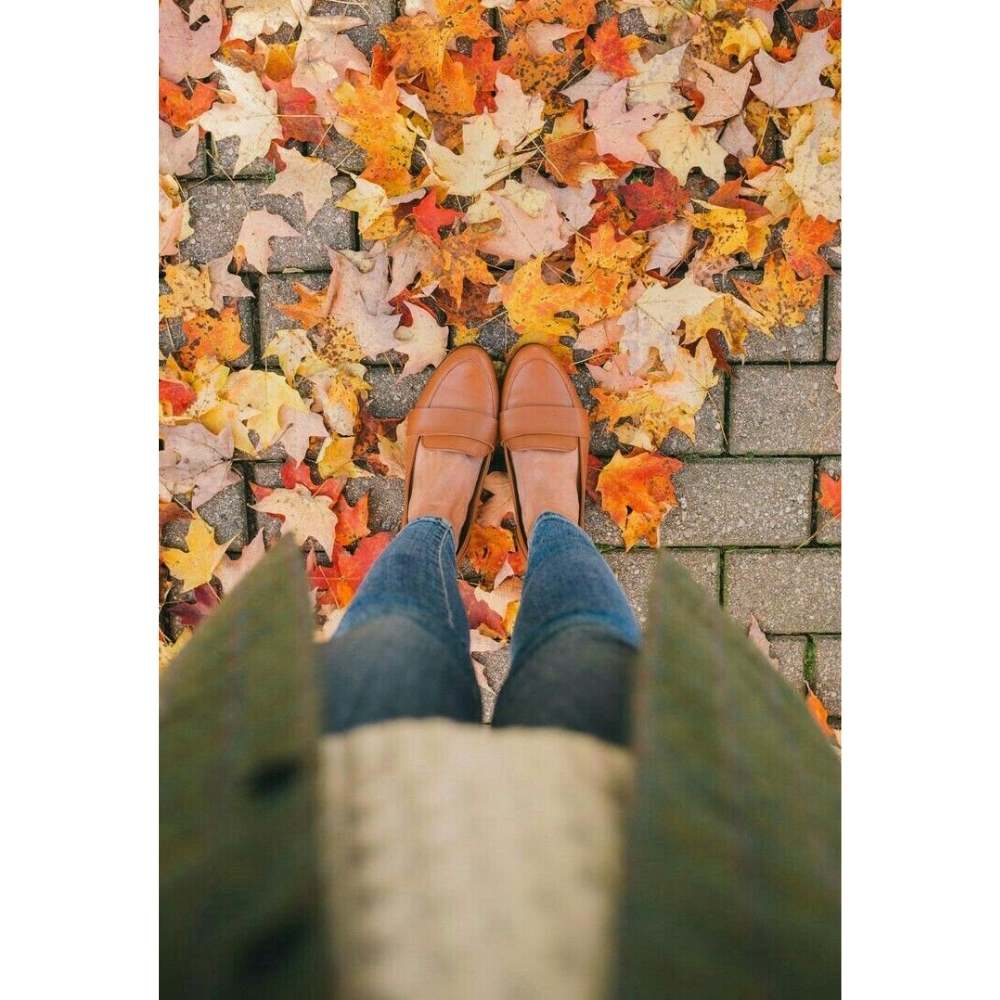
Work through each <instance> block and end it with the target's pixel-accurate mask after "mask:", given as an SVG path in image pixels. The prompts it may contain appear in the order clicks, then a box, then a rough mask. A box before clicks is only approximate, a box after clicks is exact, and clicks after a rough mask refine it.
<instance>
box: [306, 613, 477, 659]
mask: <svg viewBox="0 0 1000 1000" xmlns="http://www.w3.org/2000/svg"><path fill="white" fill-rule="evenodd" d="M428 625H429V623H427V622H425V621H424V620H422V619H419V618H417V617H415V616H413V615H409V614H406V613H404V612H401V611H398V610H394V611H389V612H387V613H382V614H379V615H377V616H374V617H371V618H367V619H366V620H363V621H361V622H359V623H358V624H357V625H356V626H354V627H353V628H351V629H350V630H349V631H348V632H346V633H344V634H339V633H334V635H333V637H332V638H331V639H330V640H329V641H328V642H327V643H325V645H324V646H323V647H322V652H321V654H320V659H321V661H322V664H323V666H324V668H325V669H333V670H336V669H337V665H338V663H343V664H345V665H346V666H348V667H350V668H351V669H354V670H364V669H378V667H379V665H381V664H386V663H388V662H392V663H396V664H399V665H401V666H406V665H408V664H411V663H412V664H413V665H414V666H419V665H421V664H425V663H431V664H441V665H442V666H446V667H451V666H455V665H457V664H463V665H464V664H465V662H466V661H467V660H468V659H469V653H468V650H467V649H466V648H464V647H463V645H462V644H461V643H460V642H459V641H458V640H457V638H456V637H455V636H454V635H453V634H452V633H451V632H450V630H448V629H447V628H443V629H442V631H441V633H439V632H438V631H437V630H435V629H433V628H431V627H428ZM469 669H470V670H471V669H472V668H471V666H470V668H469Z"/></svg>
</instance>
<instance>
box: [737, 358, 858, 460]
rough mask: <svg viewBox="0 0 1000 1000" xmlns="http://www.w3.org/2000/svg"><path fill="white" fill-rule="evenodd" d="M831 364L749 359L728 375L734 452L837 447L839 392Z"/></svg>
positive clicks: (814, 451)
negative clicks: (766, 362)
mask: <svg viewBox="0 0 1000 1000" xmlns="http://www.w3.org/2000/svg"><path fill="white" fill-rule="evenodd" d="M833 375H834V366H833V365H791V366H786V365H747V366H745V367H742V368H739V369H738V370H737V373H736V377H734V378H733V379H731V384H730V390H729V399H730V402H729V417H730V425H729V451H730V452H731V453H732V454H734V455H748V454H749V455H823V454H828V455H829V454H839V452H840V393H839V392H838V391H837V386H836V384H835V383H834V381H833Z"/></svg>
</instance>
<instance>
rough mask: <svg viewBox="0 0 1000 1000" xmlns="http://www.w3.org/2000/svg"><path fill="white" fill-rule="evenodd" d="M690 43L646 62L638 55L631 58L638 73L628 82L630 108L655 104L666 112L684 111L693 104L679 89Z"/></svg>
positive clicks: (635, 54)
mask: <svg viewBox="0 0 1000 1000" xmlns="http://www.w3.org/2000/svg"><path fill="white" fill-rule="evenodd" d="M685 52H687V44H686V43H685V44H684V45H678V46H676V47H675V48H672V49H669V50H668V51H667V52H663V53H662V54H660V55H657V56H653V58H652V59H649V60H647V61H646V62H642V60H641V59H640V58H639V55H638V53H635V52H633V53H632V56H631V61H632V65H633V66H635V67H636V69H637V70H638V72H637V73H636V75H635V76H632V77H629V80H628V98H627V103H628V106H629V107H630V108H631V107H634V106H635V105H636V104H647V103H648V104H655V105H657V106H658V107H659V108H661V109H662V110H664V111H680V110H682V109H683V108H686V107H688V105H690V103H691V102H690V101H689V100H688V99H687V98H686V97H685V96H684V95H683V94H682V93H681V92H680V91H679V90H678V89H677V87H676V84H677V83H679V82H680V80H681V63H682V61H683V60H684V54H685Z"/></svg>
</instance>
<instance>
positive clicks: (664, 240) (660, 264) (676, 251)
mask: <svg viewBox="0 0 1000 1000" xmlns="http://www.w3.org/2000/svg"><path fill="white" fill-rule="evenodd" d="M692 231H693V230H692V226H691V223H690V222H688V220H687V219H677V220H676V221H674V222H667V223H664V225H662V226H656V227H655V228H654V229H650V231H649V245H650V246H651V247H652V251H653V252H652V253H651V254H650V255H649V270H651V271H659V272H660V274H662V275H663V276H664V277H666V276H667V275H668V274H669V273H670V272H671V271H672V270H673V269H674V268H675V267H677V265H678V264H679V263H680V262H681V261H682V260H684V259H685V258H686V257H687V255H688V252H689V251H690V249H691V236H692Z"/></svg>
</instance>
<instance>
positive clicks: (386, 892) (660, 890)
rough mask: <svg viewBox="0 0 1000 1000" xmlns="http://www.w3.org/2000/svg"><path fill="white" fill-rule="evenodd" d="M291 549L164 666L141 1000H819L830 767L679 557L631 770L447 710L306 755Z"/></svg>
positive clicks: (827, 937)
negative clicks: (156, 834)
mask: <svg viewBox="0 0 1000 1000" xmlns="http://www.w3.org/2000/svg"><path fill="white" fill-rule="evenodd" d="M299 558H300V557H299V556H298V554H297V552H296V551H295V549H294V547H293V546H292V545H291V544H290V543H288V544H285V543H283V544H281V545H279V546H277V547H276V548H275V550H274V551H273V552H272V553H270V554H269V555H268V557H267V558H266V559H265V560H264V562H263V563H262V564H261V565H260V566H259V567H258V568H257V569H255V570H254V571H253V572H252V573H251V574H250V575H249V576H248V577H247V578H246V579H245V580H244V581H243V582H242V583H241V584H240V586H239V588H238V589H237V590H236V591H235V592H234V593H233V595H232V596H231V597H230V598H228V599H227V600H226V601H225V602H224V603H223V604H222V606H221V607H220V608H219V610H218V611H217V612H216V613H214V614H213V615H212V616H211V617H210V618H209V619H208V620H207V621H206V622H205V623H204V624H203V625H202V626H201V627H200V628H199V629H198V632H197V633H196V635H195V636H194V638H193V639H192V640H191V641H190V642H189V643H188V645H187V647H186V648H185V649H184V650H183V651H182V652H181V653H180V654H179V655H178V657H177V659H176V661H175V662H174V663H173V664H171V665H170V667H169V668H168V669H167V670H166V671H165V673H164V675H163V681H162V715H161V809H160V820H161V842H160V859H161V904H160V923H161V986H162V991H163V996H164V997H166V998H171V997H179V998H180V997H183V998H185V1000H194V998H200V997H205V998H209V997H210V998H213V1000H217V998H230V997H232V998H236V997H239V998H248V997H261V998H264V997H267V998H274V997H290V998H291V997H294V998H311V997H329V996H339V997H350V998H355V997H369V996H370V997H395V996H399V997H405V998H406V1000H422V997H424V996H426V997H429V998H432V1000H445V998H447V997H450V996H455V997H469V998H470V1000H479V998H492V997H507V996H510V997H534V996H540V997H545V998H546V1000H554V998H558V997H561V996H566V997H567V998H572V1000H582V998H585V997H595V998H599V997H604V996H608V997H611V996H613V997H620V998H627V1000H645V998H661V997H682V998H687V997H692V998H706V1000H708V998H711V1000H716V998H730V997H732V998H762V1000H763V998H777V997H789V998H799V997H802V998H816V997H820V998H823V997H835V996H839V993H840V968H839V965H840V889H839V878H840V872H839V865H840V793H839V781H840V774H839V763H838V760H837V758H836V755H835V754H834V753H833V751H832V750H831V748H830V747H829V746H828V745H827V743H826V741H825V740H824V739H823V737H822V735H821V734H820V732H819V730H818V729H817V727H816V725H815V723H814V722H813V721H812V720H811V719H810V718H809V716H808V714H807V713H806V710H805V708H804V706H803V704H802V702H801V700H800V699H799V698H798V697H797V696H796V695H795V693H794V692H793V691H792V690H791V689H790V688H789V687H788V686H787V685H786V684H785V683H784V682H783V681H782V680H781V679H780V678H779V677H778V675H777V674H776V672H775V671H774V669H773V667H772V666H771V665H770V664H769V663H767V662H766V661H765V660H764V659H763V658H762V657H761V656H760V654H759V653H758V652H757V650H756V649H755V648H754V647H753V646H752V645H751V644H750V643H749V642H748V641H747V639H746V638H745V637H744V636H743V634H742V633H741V631H740V630H739V629H738V628H737V627H736V625H735V624H734V623H733V622H732V621H731V620H730V619H729V618H728V617H727V616H726V615H725V614H724V613H723V612H722V611H721V610H720V609H719V608H718V607H717V606H716V605H715V604H713V603H711V602H710V601H709V600H708V599H707V598H706V597H705V596H704V595H703V594H702V592H701V591H700V590H699V589H698V587H697V586H696V585H695V584H694V583H693V582H692V581H691V580H690V578H689V577H688V576H687V574H686V573H685V571H684V570H683V569H682V568H681V567H680V566H678V565H677V563H675V562H674V561H673V560H671V559H669V558H668V557H666V556H664V557H663V559H662V563H661V565H660V569H659V573H658V577H657V580H656V582H655V584H654V590H653V594H652V595H651V599H650V601H649V607H650V609H651V610H650V622H649V626H648V630H647V637H646V644H645V647H644V650H643V654H642V658H641V667H640V675H639V680H638V683H637V691H636V708H635V718H636V739H635V747H634V752H633V753H632V754H629V753H626V752H625V751H622V750H620V749H618V748H614V747H610V746H608V745H606V744H603V743H601V742H600V741H597V740H594V739H592V738H591V737H588V736H583V735H580V734H573V733H564V732H561V731H558V730H529V729H521V730H519V729H508V730H505V731H499V730H497V731H490V730H487V729H485V728H480V727H476V726H469V725H461V724H458V723H451V722H448V721H445V720H422V721H417V720H402V721H397V722H393V723H385V724H381V725H374V726H367V727H362V728H361V729H359V730H356V731H355V732H354V733H351V734H346V735H344V736H340V737H325V738H322V737H321V735H320V734H319V732H318V726H317V719H318V710H317V696H316V685H315V673H314V671H315V664H314V646H313V642H312V620H311V612H310V608H309V601H308V595H307V593H306V588H305V583H304V578H303V574H302V573H301V571H300V567H299Z"/></svg>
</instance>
